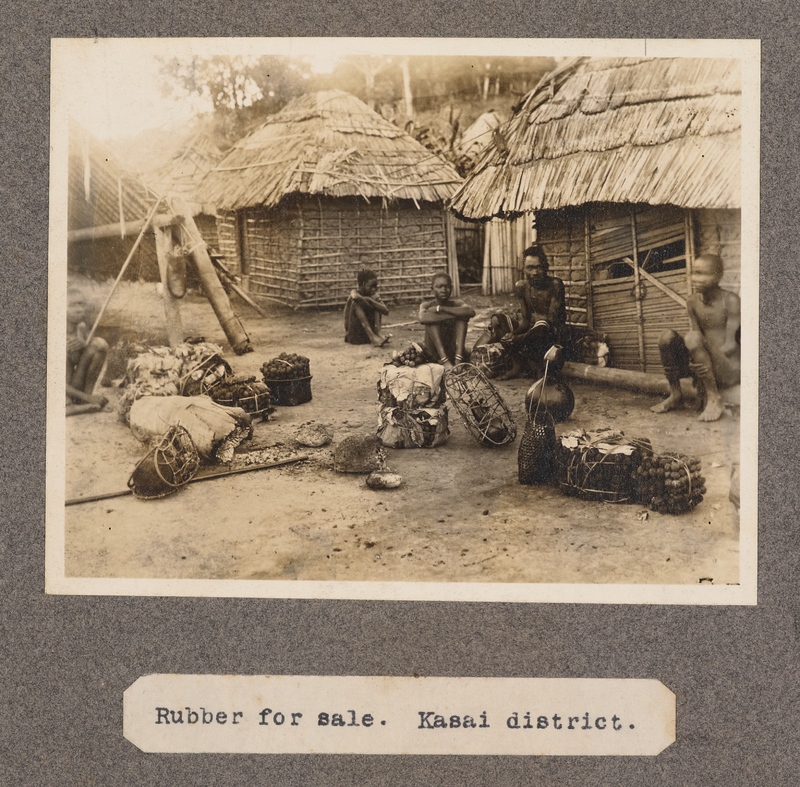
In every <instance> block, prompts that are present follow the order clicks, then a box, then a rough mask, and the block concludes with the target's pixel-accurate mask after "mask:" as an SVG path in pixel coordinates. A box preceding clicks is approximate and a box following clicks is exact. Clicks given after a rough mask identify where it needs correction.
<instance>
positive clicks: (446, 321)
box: [419, 273, 475, 369]
mask: <svg viewBox="0 0 800 787" xmlns="http://www.w3.org/2000/svg"><path fill="white" fill-rule="evenodd" d="M431 285H432V288H433V298H432V299H431V300H429V301H423V302H422V303H421V304H420V307H419V321H420V324H421V325H424V326H425V354H426V355H427V356H428V359H429V360H430V361H431V362H433V363H440V364H442V365H443V366H444V367H445V369H452V368H453V366H454V365H458V364H460V363H463V362H464V361H465V360H467V358H466V353H465V350H464V342H465V340H466V338H467V326H468V324H469V321H470V320H471V319H472V318H473V317H474V316H475V310H474V309H473V308H472V307H471V306H467V304H466V303H464V301H461V300H458V299H453V298H451V297H450V296H451V295H452V293H453V280H452V279H451V278H450V276H449V275H448V274H447V273H436V274H434V276H433V279H432V280H431Z"/></svg>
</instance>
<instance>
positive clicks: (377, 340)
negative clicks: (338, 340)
mask: <svg viewBox="0 0 800 787" xmlns="http://www.w3.org/2000/svg"><path fill="white" fill-rule="evenodd" d="M356 284H357V286H358V289H355V290H352V291H351V292H350V297H349V298H348V299H347V303H345V305H344V330H345V334H344V340H345V341H346V342H347V343H348V344H372V345H374V346H375V347H383V345H384V344H386V342H388V341H389V339H391V338H392V337H391V334H388V335H386V336H384V335H383V334H382V333H381V320H382V318H383V317H385V316H386V315H387V314H389V309H387V308H386V304H384V302H383V301H382V300H381V297H380V295H378V276H377V274H376V273H375V272H374V271H371V270H368V269H364V270H360V271H359V272H358V276H357V277H356Z"/></svg>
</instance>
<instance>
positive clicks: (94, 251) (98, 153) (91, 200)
mask: <svg viewBox="0 0 800 787" xmlns="http://www.w3.org/2000/svg"><path fill="white" fill-rule="evenodd" d="M67 172H68V176H67V189H68V193H67V229H68V230H69V231H70V234H71V237H74V236H75V235H78V236H79V237H82V234H81V233H79V232H77V233H76V232H75V231H79V230H87V231H88V230H90V229H96V228H103V227H112V226H114V225H122V224H125V223H129V222H136V221H140V220H143V219H144V218H145V217H146V216H147V215H148V213H149V212H150V210H151V208H152V207H153V205H154V204H155V202H156V200H157V196H156V193H155V192H154V191H153V190H152V189H151V188H149V187H148V186H146V185H145V184H144V182H143V181H142V180H141V179H140V178H138V177H137V176H136V175H133V174H132V173H130V172H128V171H127V170H126V169H124V168H123V167H122V166H121V165H120V164H118V163H117V162H116V160H115V159H114V157H113V156H112V155H111V153H110V152H109V151H108V150H107V149H106V148H105V147H104V146H103V145H102V144H101V143H100V142H98V140H97V139H95V138H94V137H93V136H92V135H91V134H89V132H87V131H86V130H85V129H84V128H82V127H81V126H80V125H79V124H78V123H76V122H75V121H70V124H69V141H68V164H67ZM83 235H86V236H87V237H85V238H83V239H74V240H71V241H70V243H69V244H68V263H69V268H70V270H71V271H73V272H76V273H81V274H84V275H88V276H92V277H94V278H107V277H113V276H115V275H116V274H117V272H118V271H119V269H120V266H121V265H122V263H123V262H124V261H125V259H126V257H127V255H128V252H129V251H130V248H131V247H132V245H133V243H134V240H135V236H134V237H131V236H125V237H123V233H122V232H121V231H118V232H116V233H110V234H109V233H106V234H105V235H104V236H103V237H102V238H96V237H95V238H92V237H90V236H91V233H89V232H86V233H83ZM136 254H137V259H136V260H135V264H134V265H132V266H131V268H130V271H131V275H132V276H138V275H145V276H149V277H153V276H155V277H156V278H157V277H158V265H157V262H156V253H155V247H154V244H153V241H152V238H145V239H144V241H143V242H142V244H141V245H140V246H139V249H138V250H137V252H136Z"/></svg>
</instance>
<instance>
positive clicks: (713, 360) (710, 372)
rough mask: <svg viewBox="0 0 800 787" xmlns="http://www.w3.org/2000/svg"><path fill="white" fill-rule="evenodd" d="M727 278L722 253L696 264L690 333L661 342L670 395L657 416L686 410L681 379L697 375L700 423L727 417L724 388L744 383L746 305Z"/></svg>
mask: <svg viewBox="0 0 800 787" xmlns="http://www.w3.org/2000/svg"><path fill="white" fill-rule="evenodd" d="M722 274H723V266H722V260H721V259H720V257H718V256H717V255H716V254H703V255H702V256H700V257H698V258H697V259H696V260H695V261H694V265H693V267H692V290H693V293H692V295H690V296H689V298H688V299H687V301H686V309H687V311H688V313H689V326H690V330H689V333H687V334H686V335H685V336H681V335H680V334H678V333H676V332H675V331H673V330H667V331H665V332H664V333H663V334H662V335H661V337H660V339H659V343H658V346H659V349H660V350H661V363H662V364H663V365H664V373H665V374H666V377H667V381H668V382H669V388H670V394H669V396H668V397H667V398H666V399H665V400H664V401H663V402H660V403H659V404H657V405H655V406H653V407H651V408H650V409H651V410H652V411H653V412H654V413H666V412H667V411H668V410H674V409H676V408H679V407H683V393H682V392H681V384H680V380H681V378H682V377H690V376H691V377H692V378H694V382H695V387H696V388H697V392H698V395H699V397H700V407H701V413H700V415H699V416H698V418H699V419H700V420H701V421H716V420H717V419H718V418H719V417H720V416H721V415H722V414H723V413H724V412H725V406H724V403H723V400H722V395H721V394H720V389H721V388H729V387H731V386H734V385H738V384H739V382H740V379H741V348H740V346H739V335H740V334H739V331H740V328H741V303H740V301H739V296H738V295H737V294H736V293H734V292H730V291H728V290H723V289H722V288H721V287H720V286H719V283H720V280H721V279H722Z"/></svg>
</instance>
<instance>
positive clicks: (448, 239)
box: [444, 210, 461, 297]
mask: <svg viewBox="0 0 800 787" xmlns="http://www.w3.org/2000/svg"><path fill="white" fill-rule="evenodd" d="M444 226H445V248H446V251H447V272H448V273H449V274H450V278H451V279H452V280H453V295H455V296H456V297H458V296H459V295H461V279H460V278H459V275H458V256H457V255H456V231H455V227H454V226H453V216H452V214H451V213H450V211H448V210H445V211H444Z"/></svg>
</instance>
